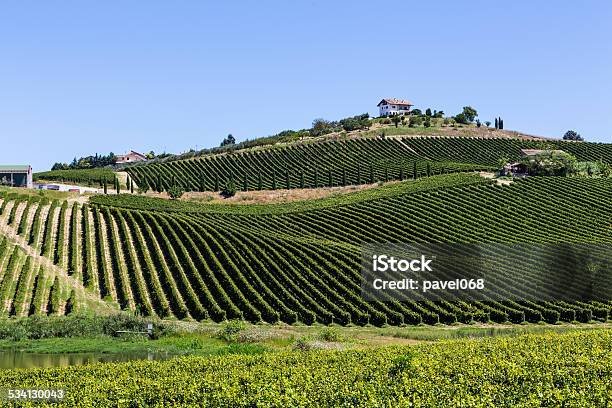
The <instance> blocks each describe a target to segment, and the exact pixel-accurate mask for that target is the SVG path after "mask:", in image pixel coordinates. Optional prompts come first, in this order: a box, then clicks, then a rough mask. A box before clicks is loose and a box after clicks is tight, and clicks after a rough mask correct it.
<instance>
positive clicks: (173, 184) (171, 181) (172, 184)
mask: <svg viewBox="0 0 612 408" xmlns="http://www.w3.org/2000/svg"><path fill="white" fill-rule="evenodd" d="M174 186H176V179H175V178H174V174H173V175H172V178H171V179H170V187H174Z"/></svg>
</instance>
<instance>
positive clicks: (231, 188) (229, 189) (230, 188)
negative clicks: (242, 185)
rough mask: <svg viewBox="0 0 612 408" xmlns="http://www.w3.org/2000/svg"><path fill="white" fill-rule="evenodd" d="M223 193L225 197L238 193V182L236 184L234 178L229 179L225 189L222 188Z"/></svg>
mask: <svg viewBox="0 0 612 408" xmlns="http://www.w3.org/2000/svg"><path fill="white" fill-rule="evenodd" d="M221 195H222V196H223V197H224V198H229V197H233V196H235V195H236V184H234V180H232V179H227V181H226V182H225V185H224V186H223V189H222V190H221Z"/></svg>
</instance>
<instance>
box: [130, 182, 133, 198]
mask: <svg viewBox="0 0 612 408" xmlns="http://www.w3.org/2000/svg"><path fill="white" fill-rule="evenodd" d="M130 193H132V194H134V180H132V179H130Z"/></svg>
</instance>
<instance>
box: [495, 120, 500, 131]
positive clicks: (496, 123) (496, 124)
mask: <svg viewBox="0 0 612 408" xmlns="http://www.w3.org/2000/svg"><path fill="white" fill-rule="evenodd" d="M498 128H499V122H497V118H495V129H498Z"/></svg>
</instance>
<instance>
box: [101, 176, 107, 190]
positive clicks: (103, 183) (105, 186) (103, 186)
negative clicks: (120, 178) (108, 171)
mask: <svg viewBox="0 0 612 408" xmlns="http://www.w3.org/2000/svg"><path fill="white" fill-rule="evenodd" d="M102 188H104V194H108V186H107V185H106V177H104V178H103V179H102Z"/></svg>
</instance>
